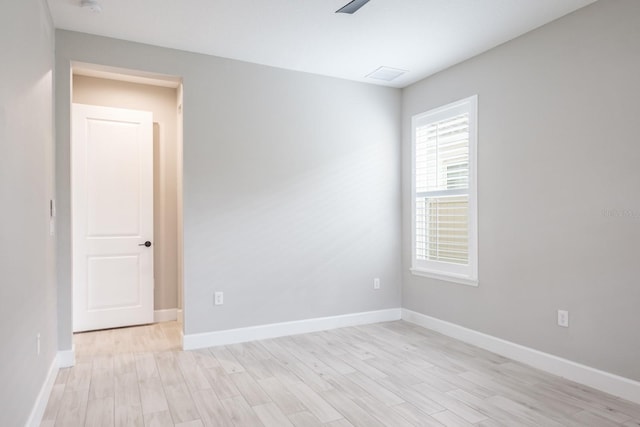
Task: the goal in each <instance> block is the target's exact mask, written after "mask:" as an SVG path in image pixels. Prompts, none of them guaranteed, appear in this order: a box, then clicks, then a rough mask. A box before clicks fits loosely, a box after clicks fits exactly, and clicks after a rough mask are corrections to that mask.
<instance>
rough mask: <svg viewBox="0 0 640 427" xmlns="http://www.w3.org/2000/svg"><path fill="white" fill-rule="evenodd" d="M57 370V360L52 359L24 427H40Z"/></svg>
mask: <svg viewBox="0 0 640 427" xmlns="http://www.w3.org/2000/svg"><path fill="white" fill-rule="evenodd" d="M58 370H59V368H58V358H57V357H54V358H53V361H51V366H50V367H49V372H48V373H47V378H46V379H45V381H44V384H42V388H40V392H39V393H38V397H37V398H36V401H35V403H34V405H33V409H31V414H30V415H29V419H28V420H27V423H26V424H25V426H26V427H38V426H40V423H41V422H42V417H43V416H44V411H45V409H47V403H48V402H49V396H50V395H51V390H53V385H54V384H55V382H56V377H57V376H58Z"/></svg>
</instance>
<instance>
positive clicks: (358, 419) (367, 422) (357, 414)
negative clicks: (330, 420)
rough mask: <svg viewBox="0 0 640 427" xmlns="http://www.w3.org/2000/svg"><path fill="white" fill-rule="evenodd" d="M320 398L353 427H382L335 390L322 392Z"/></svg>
mask: <svg viewBox="0 0 640 427" xmlns="http://www.w3.org/2000/svg"><path fill="white" fill-rule="evenodd" d="M321 396H322V397H323V398H324V399H325V400H326V401H327V402H329V404H331V406H333V407H334V408H336V409H337V410H338V411H339V412H340V414H341V415H342V416H343V417H344V418H346V419H347V420H349V422H350V423H351V424H353V425H354V426H355V427H384V425H383V424H382V423H381V422H380V421H378V420H377V419H376V418H374V417H372V416H371V415H369V412H367V411H366V410H364V409H362V408H361V407H360V406H358V405H357V404H356V403H355V402H354V401H353V400H351V399H349V398H348V397H345V396H344V395H343V394H342V393H339V392H337V391H336V390H329V391H325V392H322V393H321Z"/></svg>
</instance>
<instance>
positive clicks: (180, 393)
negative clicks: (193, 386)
mask: <svg viewBox="0 0 640 427" xmlns="http://www.w3.org/2000/svg"><path fill="white" fill-rule="evenodd" d="M164 392H165V395H166V397H167V404H168V405H169V412H171V417H172V418H173V421H174V422H175V423H176V424H177V423H184V422H187V421H193V420H197V419H200V415H199V413H198V408H197V407H196V405H195V403H194V401H193V398H192V397H191V393H190V392H189V388H188V387H187V384H186V383H184V382H182V383H179V384H174V385H170V386H165V387H164Z"/></svg>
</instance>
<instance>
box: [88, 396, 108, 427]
mask: <svg viewBox="0 0 640 427" xmlns="http://www.w3.org/2000/svg"><path fill="white" fill-rule="evenodd" d="M114 413H115V406H114V401H113V397H107V398H104V399H90V400H89V402H88V404H87V416H86V421H85V424H84V425H85V427H113V426H114V425H115V420H114Z"/></svg>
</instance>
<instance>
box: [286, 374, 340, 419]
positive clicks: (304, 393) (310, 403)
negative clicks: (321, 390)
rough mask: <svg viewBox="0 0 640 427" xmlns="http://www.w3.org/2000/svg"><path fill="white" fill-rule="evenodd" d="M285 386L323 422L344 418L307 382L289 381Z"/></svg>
mask: <svg viewBox="0 0 640 427" xmlns="http://www.w3.org/2000/svg"><path fill="white" fill-rule="evenodd" d="M285 387H287V388H288V389H289V391H290V392H291V393H293V395H295V396H296V397H297V398H298V399H299V400H300V401H301V402H302V404H303V405H304V406H305V407H307V408H308V409H309V412H311V413H312V414H313V415H315V416H316V417H317V418H318V419H319V420H320V421H321V422H323V423H327V422H330V421H335V420H339V419H340V418H344V417H343V416H342V415H341V414H340V413H339V412H338V411H336V410H335V408H334V407H333V406H331V405H330V404H329V403H328V402H327V401H326V400H324V399H323V398H322V397H321V396H320V395H319V394H318V393H316V392H315V391H314V390H312V389H311V387H309V386H308V385H307V384H304V383H303V382H288V383H286V384H285Z"/></svg>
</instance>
